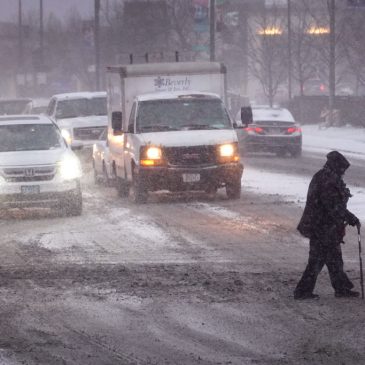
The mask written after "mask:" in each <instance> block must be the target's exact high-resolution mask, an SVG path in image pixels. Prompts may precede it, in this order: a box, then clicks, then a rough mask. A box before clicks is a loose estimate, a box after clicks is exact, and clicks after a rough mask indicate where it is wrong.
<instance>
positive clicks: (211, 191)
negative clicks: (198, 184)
mask: <svg viewBox="0 0 365 365" xmlns="http://www.w3.org/2000/svg"><path fill="white" fill-rule="evenodd" d="M217 190H218V188H217V187H216V186H214V185H208V186H207V187H206V188H205V193H206V194H207V195H209V197H210V198H214V197H215V195H216V194H217Z"/></svg>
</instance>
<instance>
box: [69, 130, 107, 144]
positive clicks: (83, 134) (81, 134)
mask: <svg viewBox="0 0 365 365" xmlns="http://www.w3.org/2000/svg"><path fill="white" fill-rule="evenodd" d="M104 129H105V127H84V128H74V131H73V132H74V133H73V134H74V139H77V140H81V141H90V140H91V141H95V140H97V139H99V138H100V136H101V134H102V133H103V131H104Z"/></svg>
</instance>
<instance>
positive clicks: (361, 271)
mask: <svg viewBox="0 0 365 365" xmlns="http://www.w3.org/2000/svg"><path fill="white" fill-rule="evenodd" d="M357 233H358V240H359V259H360V284H361V299H364V273H363V270H362V258H361V234H360V226H357Z"/></svg>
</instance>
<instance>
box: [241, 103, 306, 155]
mask: <svg viewBox="0 0 365 365" xmlns="http://www.w3.org/2000/svg"><path fill="white" fill-rule="evenodd" d="M240 117H241V115H240V113H239V115H238V116H237V118H236V119H237V123H238V124H240V123H241V121H240ZM237 136H238V140H239V142H240V148H241V150H243V151H245V152H272V153H276V154H277V155H278V156H284V155H286V154H287V153H289V154H290V155H291V156H293V157H299V156H301V154H302V130H301V128H300V125H299V124H298V123H296V122H295V120H294V118H293V116H292V114H291V113H290V112H289V110H287V109H284V108H279V107H273V108H271V107H266V106H257V107H252V122H251V123H249V124H248V125H244V126H242V128H239V129H237Z"/></svg>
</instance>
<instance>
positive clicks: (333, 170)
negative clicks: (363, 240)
mask: <svg viewBox="0 0 365 365" xmlns="http://www.w3.org/2000/svg"><path fill="white" fill-rule="evenodd" d="M349 166H350V163H349V162H348V161H347V160H346V158H345V157H344V156H343V155H341V154H340V153H339V152H337V151H333V152H330V153H329V154H328V155H327V162H326V164H325V165H324V167H323V168H322V169H321V170H319V171H318V172H317V173H316V174H315V175H314V176H313V178H312V181H311V182H310V184H309V188H308V194H307V202H306V206H305V208H304V212H303V216H302V218H301V220H300V222H299V225H298V228H297V229H298V231H299V232H300V233H301V234H302V235H303V236H304V237H308V238H313V237H316V238H318V239H319V240H320V241H322V242H323V243H324V244H326V243H328V244H333V245H337V244H339V243H340V242H341V241H342V240H343V237H344V235H345V226H346V224H351V225H355V224H356V222H357V218H356V217H355V216H354V215H353V214H352V213H351V212H350V211H349V210H347V201H348V199H349V197H350V196H351V194H350V190H349V189H347V188H346V184H345V183H344V181H343V179H342V176H343V174H344V172H345V171H346V170H347V168H348V167H349Z"/></svg>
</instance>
